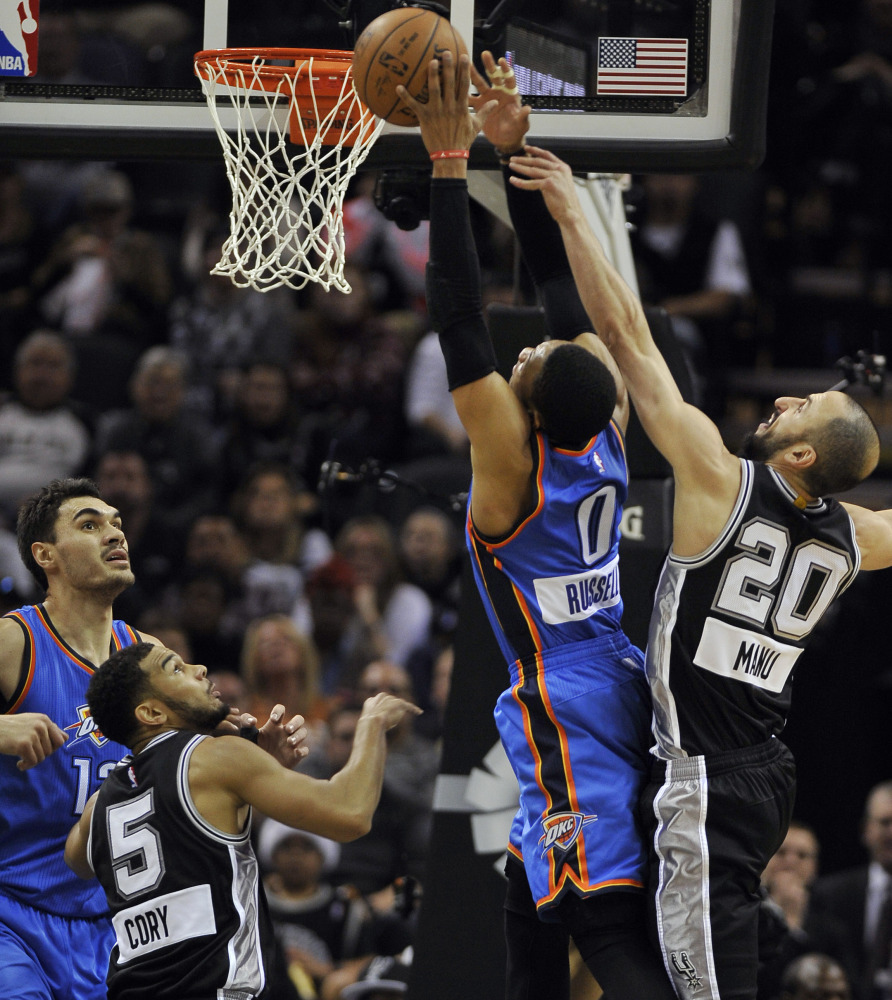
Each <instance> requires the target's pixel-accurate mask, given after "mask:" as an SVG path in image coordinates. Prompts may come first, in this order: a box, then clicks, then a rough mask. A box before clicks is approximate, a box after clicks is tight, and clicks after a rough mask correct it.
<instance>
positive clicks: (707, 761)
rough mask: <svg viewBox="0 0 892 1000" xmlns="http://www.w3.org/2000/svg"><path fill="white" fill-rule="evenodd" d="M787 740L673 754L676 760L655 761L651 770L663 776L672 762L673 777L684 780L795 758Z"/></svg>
mask: <svg viewBox="0 0 892 1000" xmlns="http://www.w3.org/2000/svg"><path fill="white" fill-rule="evenodd" d="M792 756H793V755H792V754H791V753H790V750H789V749H788V748H787V747H786V745H785V744H783V743H781V741H780V740H778V739H770V740H766V741H765V742H764V743H756V744H754V745H753V746H749V747H737V748H735V749H733V750H723V751H722V752H721V753H711V754H703V755H701V756H697V757H673V758H672V760H671V761H670V760H660V759H657V760H656V761H654V764H653V767H652V771H651V773H652V774H653V775H655V776H659V777H662V776H664V775H665V774H666V771H667V768H668V767H669V765H670V764H671V765H672V779H673V780H676V781H684V780H686V779H688V778H695V777H698V776H700V775H702V774H704V773H706V774H708V775H712V776H715V775H719V774H727V773H728V772H729V771H736V770H738V769H739V768H748V767H760V766H764V765H766V764H771V763H773V762H774V761H778V760H781V759H784V758H788V759H792Z"/></svg>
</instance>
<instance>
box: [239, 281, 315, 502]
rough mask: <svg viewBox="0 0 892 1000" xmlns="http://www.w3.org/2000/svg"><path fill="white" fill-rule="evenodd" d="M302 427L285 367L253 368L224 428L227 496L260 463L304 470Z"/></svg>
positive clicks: (266, 363) (265, 363) (305, 452)
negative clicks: (246, 471)
mask: <svg viewBox="0 0 892 1000" xmlns="http://www.w3.org/2000/svg"><path fill="white" fill-rule="evenodd" d="M227 280H228V279H227ZM303 427H304V424H303V423H302V421H301V419H300V414H299V413H298V410H297V406H296V404H295V401H294V399H293V398H292V393H291V388H290V386H289V383H288V372H287V371H286V370H285V368H284V367H282V366H281V365H279V364H275V363H273V362H271V361H255V362H254V363H253V364H250V365H248V367H247V368H246V369H245V371H244V373H243V374H242V375H241V377H240V380H239V383H238V389H237V391H236V405H235V412H234V413H233V414H232V416H231V417H230V418H229V420H228V421H227V422H226V423H225V424H224V433H223V443H222V447H221V451H220V458H221V471H222V475H221V489H222V492H223V495H224V496H230V495H231V494H232V493H234V492H235V490H236V488H237V487H238V486H239V484H240V483H241V481H242V478H243V477H244V474H245V470H246V469H251V468H252V467H253V466H256V465H258V464H259V463H260V462H266V463H270V464H271V463H278V464H280V465H287V466H289V467H290V468H291V469H294V470H295V471H298V472H299V471H300V470H302V469H304V468H305V466H306V464H307V456H308V449H309V443H308V442H307V440H305V436H304V431H303Z"/></svg>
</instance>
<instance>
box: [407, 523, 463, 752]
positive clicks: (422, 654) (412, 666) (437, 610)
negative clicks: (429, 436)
mask: <svg viewBox="0 0 892 1000" xmlns="http://www.w3.org/2000/svg"><path fill="white" fill-rule="evenodd" d="M463 551H464V548H463V545H462V538H461V535H460V533H459V530H458V527H457V526H456V524H455V522H454V520H453V519H452V517H450V515H448V514H447V513H446V512H445V511H442V510H440V509H439V508H437V507H429V506H422V507H417V508H416V509H415V510H414V511H412V513H411V514H409V516H408V517H407V518H406V520H405V521H404V522H403V526H402V528H400V532H399V552H400V559H401V562H402V565H403V568H404V570H405V575H406V579H407V580H408V581H409V583H414V584H415V585H416V586H417V587H420V588H421V589H422V590H423V591H424V592H425V593H426V594H427V596H428V597H429V598H430V601H431V606H432V609H433V613H432V618H431V625H430V628H429V630H428V637H427V641H426V642H424V643H422V644H421V645H419V646H417V647H416V648H415V649H414V650H413V651H412V653H411V654H410V656H409V659H408V660H407V661H406V667H407V669H408V671H409V673H410V675H411V677H412V684H413V687H414V689H415V694H416V696H417V698H418V704H419V705H420V706H421V707H422V708H423V709H425V712H427V709H428V708H429V707H431V701H430V696H431V685H432V677H431V675H432V673H433V670H434V664H435V663H436V661H437V658H438V657H439V655H440V653H441V651H442V650H443V648H444V645H446V644H448V643H450V642H451V641H452V637H453V635H454V634H455V630H456V628H457V626H458V607H459V601H460V599H461V556H462V552H463ZM441 722H442V720H441V719H436V718H435V716H434V715H431V716H430V719H428V716H427V715H425V716H422V717H421V718H420V719H417V720H416V724H417V725H419V726H421V727H422V729H423V730H424V731H427V730H426V728H425V727H426V726H427V725H429V724H430V725H434V726H435V728H434V730H433V731H432V733H431V735H434V734H435V733H438V732H439V727H440V723H441Z"/></svg>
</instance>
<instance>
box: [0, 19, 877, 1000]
mask: <svg viewBox="0 0 892 1000" xmlns="http://www.w3.org/2000/svg"><path fill="white" fill-rule="evenodd" d="M558 7H559V8H560V9H561V12H562V16H563V17H564V18H565V19H566V21H567V22H568V23H572V21H573V18H574V17H578V16H580V11H582V10H583V8H584V7H585V5H584V4H580V3H571V2H567V3H565V4H564V5H558ZM93 8H95V9H93V10H92V11H91V16H92V17H93V20H92V21H91V20H90V17H82V18H81V19H80V20H78V19H77V18H76V17H74V15H73V14H72V13H71V12H63V11H59V10H54V9H53V7H52V6H51V5H46V9H45V11H44V14H43V17H42V27H41V30H42V32H43V33H44V34H43V36H42V41H41V45H42V49H41V56H40V60H41V61H40V71H41V74H42V78H43V79H45V80H55V81H58V82H89V81H91V80H94V79H95V75H96V73H97V72H98V70H97V66H98V65H100V63H97V62H96V60H95V58H94V56H95V52H96V50H97V47H98V46H99V44H100V42H101V40H102V39H104V38H106V37H107V34H108V32H109V31H110V30H117V31H119V32H120V34H121V37H124V35H125V34H126V27H127V26H126V25H124V24H123V23H122V24H121V25H119V26H118V28H114V26H112V27H111V28H110V27H109V22H108V18H109V17H111V16H112V15H111V13H110V8H104V7H103V5H102V4H98V5H93ZM103 11H104V15H103V17H104V20H103V17H100V14H101V13H102V12H103ZM100 24H101V25H102V28H101V31H100V28H99V25H100ZM168 27H170V26H168ZM173 27H176V25H173ZM181 27H182V26H181ZM131 30H132V26H131ZM171 30H172V29H171ZM172 37H177V38H179V37H180V36H176V32H174V36H172ZM126 44H128V45H137V44H138V39H134V38H133V37H132V36H128V38H127V41H126ZM170 44H174V43H173V42H171V43H170ZM176 44H183V45H188V32H186V34H185V35H184V36H182V37H181V38H180V41H179V42H177V43H176ZM773 52H774V58H773V65H772V78H771V85H770V99H769V120H768V143H767V156H766V159H765V162H764V164H763V165H762V167H761V168H760V169H758V170H757V171H754V172H752V173H747V174H731V175H700V176H693V175H690V176H683V177H679V176H670V175H651V176H646V177H635V178H633V186H632V189H631V191H630V192H629V194H628V202H629V204H630V205H631V206H632V207H633V208H634V211H633V213H632V214H631V215H630V219H631V221H632V222H633V225H634V229H633V232H632V236H631V238H632V245H633V249H634V251H635V259H636V264H637V266H638V272H639V273H638V279H639V285H640V289H641V294H642V298H643V299H644V300H645V302H646V303H647V304H653V305H662V306H663V307H664V308H665V309H666V310H667V311H668V312H669V314H670V316H671V317H672V318H673V323H674V329H675V333H676V337H677V338H678V340H679V341H680V342H681V344H682V345H683V347H684V348H685V351H686V353H687V356H688V358H689V361H690V365H691V369H692V372H693V374H694V376H695V384H696V385H697V387H698V393H699V400H698V401H699V402H700V403H701V405H703V406H704V408H706V409H708V410H710V411H711V412H712V414H713V415H714V416H716V417H717V418H721V417H722V415H723V414H724V412H725V408H726V407H727V392H728V376H729V372H731V371H732V370H734V369H735V368H753V367H759V368H762V369H771V368H772V367H832V366H833V365H834V363H835V361H836V360H837V359H838V358H839V357H840V356H841V355H844V354H852V353H854V352H855V351H857V350H859V349H861V348H868V349H875V350H878V351H882V350H884V348H885V330H886V328H887V327H888V324H889V307H890V304H892V250H890V246H892V242H890V240H889V238H888V234H889V230H890V225H892V195H890V186H889V184H888V183H887V180H886V177H885V172H886V170H887V166H888V162H889V158H890V157H889V153H890V152H892V0H860V3H857V4H852V5H838V4H831V3H829V2H820V0H798V2H794V0H789V2H785V3H781V4H779V6H778V12H777V22H776V29H775V39H774V49H773ZM146 58H147V60H149V61H148V62H147V66H149V64H150V62H151V59H150V54H149V53H147V55H146ZM102 65H105V64H102ZM108 65H118V64H117V63H114V64H112V63H109V64H108ZM155 69H156V70H157V66H155ZM147 75H149V76H150V74H149V73H148V70H147ZM374 182H375V177H374V175H371V174H364V175H360V176H359V177H358V178H357V179H356V181H355V182H354V184H353V185H352V187H351V189H350V191H349V193H348V200H347V203H346V206H345V228H346V239H347V258H348V260H349V262H350V263H349V265H348V268H347V278H348V280H349V282H350V284H351V286H352V289H353V291H352V293H351V294H350V295H342V294H341V293H339V292H336V291H332V292H330V293H326V292H325V291H323V290H322V289H321V288H320V287H319V286H312V285H311V286H310V287H308V288H307V289H305V290H303V291H301V292H294V291H291V290H287V289H282V290H278V291H274V292H269V293H264V294H261V293H259V292H254V291H251V290H245V289H236V288H235V287H234V286H233V285H232V284H231V282H230V281H229V279H228V278H225V277H218V276H215V275H212V274H210V273H209V272H210V269H211V267H212V265H213V263H214V262H215V260H216V259H217V255H218V254H219V248H220V245H221V243H222V240H223V239H224V238H225V235H226V231H227V230H226V227H227V212H228V209H227V199H228V198H229V197H230V195H229V189H228V184H227V182H226V178H225V176H224V172H223V166H222V163H221V162H219V161H210V162H204V161H192V162H188V163H167V162H163V161H162V162H155V161H144V162H115V163H107V162H72V161H62V160H53V161H50V160H45V161H44V160H41V161H27V162H24V161H15V162H13V161H5V162H0V392H2V396H0V592H2V594H0V596H2V602H3V608H4V610H9V609H11V608H14V607H17V606H18V605H19V604H22V603H26V602H30V601H38V600H40V596H41V595H40V593H39V591H38V590H37V589H36V587H35V585H34V583H33V581H31V580H30V578H29V576H28V574H27V573H26V572H25V570H24V568H23V566H22V565H21V563H20V561H19V559H18V556H17V554H16V551H15V543H14V525H15V515H16V510H17V506H18V503H19V502H20V500H21V499H22V498H23V497H25V496H27V495H29V494H30V493H32V492H33V491H35V490H36V489H37V488H39V487H40V486H42V485H43V484H44V483H46V482H48V481H49V480H50V479H53V478H56V477H62V476H68V475H75V474H88V475H90V476H92V477H93V478H95V480H96V481H97V483H98V485H99V488H100V491H101V494H102V496H103V497H104V498H105V499H106V500H107V501H108V502H109V503H110V504H112V505H114V506H116V507H117V508H118V509H119V510H120V511H121V514H122V517H123V523H124V527H125V531H126V534H127V538H128V542H129V547H130V551H131V555H132V562H133V566H134V570H135V573H136V577H137V584H136V586H135V587H134V588H132V589H131V590H130V591H128V592H127V593H125V594H124V595H122V597H121V598H120V600H119V602H118V605H117V606H116V617H120V618H124V619H125V620H127V621H128V622H129V623H131V624H132V625H134V626H135V627H136V628H137V629H140V628H142V629H145V631H146V632H148V633H150V634H153V635H155V636H157V637H159V638H160V639H162V640H163V641H164V642H165V643H166V644H167V645H168V646H169V647H171V648H173V649H175V650H176V651H178V652H180V653H181V654H182V655H183V657H184V658H185V659H187V660H189V661H192V662H202V663H204V664H206V665H207V667H208V669H209V671H211V672H213V674H214V675H215V677H216V683H217V686H218V688H219V689H220V690H221V691H222V692H223V693H224V696H225V697H226V698H227V699H229V700H231V701H233V702H234V703H236V704H238V705H239V706H240V707H241V708H243V709H244V710H246V711H251V712H253V713H254V714H256V715H257V716H258V717H262V716H263V713H264V712H266V711H268V710H269V709H270V708H271V706H272V705H274V704H275V703H276V702H283V703H284V704H286V706H287V707H288V708H289V710H291V711H295V712H301V713H302V714H304V715H305V716H306V718H307V719H308V721H309V723H310V730H311V737H310V739H311V744H312V746H313V751H314V752H313V754H311V758H310V763H309V764H308V765H307V766H308V767H309V768H310V769H311V770H312V773H317V774H318V775H320V776H326V775H330V774H331V773H333V772H334V771H335V770H337V769H338V768H339V767H340V766H341V764H342V763H343V762H344V760H345V759H346V754H347V753H349V747H350V741H351V739H352V730H353V728H355V723H356V718H357V714H358V710H357V705H358V704H359V703H361V700H362V698H363V697H366V696H367V695H368V694H369V693H374V692H375V691H381V690H386V691H391V692H393V693H396V694H400V695H402V696H405V697H410V698H412V699H414V700H415V701H416V702H417V703H418V704H420V705H421V706H422V707H423V708H424V709H425V714H424V715H423V716H422V717H421V718H420V719H419V721H418V722H417V723H411V722H410V724H409V725H408V726H406V727H404V728H401V729H400V731H398V732H395V733H394V734H393V738H392V741H391V753H390V757H389V760H388V774H387V777H386V779H385V790H384V796H383V799H382V805H381V807H380V808H379V813H378V815H377V816H376V821H375V826H374V828H373V831H372V834H370V835H369V836H368V837H366V838H363V839H362V840H361V841H360V842H358V843H356V844H351V845H345V846H344V847H342V848H341V849H340V850H337V849H336V848H335V845H331V844H328V843H319V842H318V838H313V837H310V836H308V835H299V834H297V833H295V832H293V831H285V830H279V829H277V828H274V827H273V826H272V825H269V826H266V827H264V826H261V833H260V844H259V848H260V856H261V861H262V863H263V864H264V866H265V867H266V869H267V871H268V873H269V886H268V887H269V891H270V898H271V903H272V909H273V913H274V915H275V916H276V919H277V922H278V924H279V925H280V929H281V931H282V935H281V937H282V941H283V943H284V954H285V958H284V959H283V961H284V962H285V965H288V964H289V963H290V966H291V971H290V975H288V974H287V973H286V978H287V981H288V982H289V983H290V986H289V988H291V987H293V988H294V989H295V990H296V991H297V994H298V995H299V996H300V997H301V998H303V997H311V996H315V995H317V993H318V995H320V996H323V997H324V996H330V997H337V996H338V995H339V994H338V992H337V989H338V988H339V987H340V985H341V982H340V980H339V979H338V977H337V976H336V975H334V973H335V972H336V971H337V970H342V974H344V975H346V976H347V979H346V980H345V981H349V979H350V977H351V976H352V978H355V976H356V975H357V974H358V972H359V969H360V967H361V965H362V962H360V961H359V960H360V959H363V960H364V959H365V958H367V957H368V955H369V954H373V953H379V954H387V955H391V956H394V955H398V954H404V953H405V949H406V948H407V947H409V946H410V945H411V943H412V930H413V922H414V918H415V913H416V908H415V905H414V904H415V900H416V897H417V896H418V894H419V889H418V886H419V885H420V883H421V880H422V878H423V870H424V869H423V865H424V859H425V849H426V845H427V843H428V840H429V829H430V822H431V803H432V796H433V782H434V778H435V776H436V773H437V761H438V753H439V740H440V738H441V736H442V721H443V713H444V710H445V704H446V697H447V694H448V690H449V677H450V672H451V667H452V642H453V638H454V634H455V628H456V623H457V616H458V606H459V599H460V592H459V582H460V566H461V549H462V542H461V532H462V526H463V517H464V510H463V493H464V491H466V489H467V483H468V477H469V468H470V466H469V461H468V444H467V438H466V436H465V434H464V432H463V430H462V428H461V425H460V424H459V423H458V421H457V418H456V416H455V411H454V408H453V407H452V405H451V400H450V398H449V395H448V390H447V388H446V382H445V369H444V367H443V363H442V358H441V355H440V352H439V346H438V344H437V341H436V337H435V336H434V335H432V334H431V333H430V331H429V324H428V321H427V316H426V314H425V306H424V298H423V276H424V264H425V260H426V251H427V228H426V223H425V222H423V221H422V222H421V224H420V225H419V227H418V228H417V229H416V230H412V231H404V230H401V229H398V228H397V227H396V226H395V225H393V224H392V223H390V222H388V221H387V220H385V219H384V218H383V216H382V215H381V213H380V212H378V210H377V209H376V208H375V206H374V201H373V189H374ZM474 223H475V227H476V230H477V238H478V246H479V249H480V255H481V263H482V266H483V274H484V284H485V288H486V294H487V296H488V298H489V299H490V300H491V301H493V302H497V301H499V302H508V303H513V304H530V284H529V281H528V280H527V278H526V276H525V274H524V272H523V270H522V269H521V268H519V267H518V265H517V260H516V251H515V247H514V243H513V237H512V234H511V233H510V231H508V230H507V229H505V227H504V226H502V225H501V224H500V223H498V222H497V221H496V220H494V219H493V218H492V217H491V216H489V215H488V214H487V213H486V212H484V211H483V210H482V209H479V210H476V211H475V218H474ZM874 331H879V333H878V335H875V333H874ZM875 336H877V337H878V339H872V338H874V337H875ZM831 381H832V379H831ZM882 471H883V465H881V474H882ZM792 835H793V836H798V837H800V838H801V839H803V840H805V841H808V840H809V837H813V834H812V833H811V832H809V831H807V830H806V831H803V830H801V829H799V830H797V831H794V834H792ZM806 846H807V847H808V848H809V850H810V851H811V853H812V854H814V855H816V845H814V844H811V842H810V841H809V844H807V845H806ZM782 882H783V879H781V883H782ZM779 884H780V883H779ZM778 891H779V890H778ZM788 895H789V894H788ZM785 902H786V901H785ZM800 902H801V899H800ZM781 908H783V907H781ZM788 909H790V912H789V913H788V914H787V917H788V919H789V920H790V922H791V923H794V924H795V921H796V918H795V916H792V915H791V914H792V909H791V908H789V907H788ZM307 914H309V915H310V916H309V917H306V915H307ZM800 916H801V914H800ZM305 917H306V919H305ZM794 930H795V928H794ZM823 950H827V951H831V952H832V949H831V948H825V949H823ZM801 951H802V949H799V952H801ZM799 952H797V953H799ZM784 954H785V955H786V954H787V953H786V952H784ZM788 957H794V956H793V954H792V953H791V954H790V955H789V956H788ZM834 957H835V958H836V959H837V960H838V961H839V962H840V963H841V965H842V966H843V968H845V969H849V968H850V967H851V966H852V962H853V959H851V957H850V956H849V955H848V954H847V953H846V952H845V950H844V949H843V948H840V950H839V954H835V953H834ZM350 962H353V965H349V963H350ZM344 969H346V970H347V971H346V972H343V970H344ZM330 976H331V977H333V978H328V977H330ZM769 978H770V984H771V985H770V991H769V987H768V986H766V993H765V996H766V1000H767V998H768V997H775V996H780V995H781V994H782V993H783V992H784V989H785V988H786V987H785V986H784V982H785V981H782V975H781V972H780V971H779V970H778V969H777V968H773V971H772V972H771V976H770V977H769ZM327 980H328V984H327V985H326V981H327ZM766 981H768V980H766ZM852 989H853V990H854V991H855V992H854V993H853V995H856V996H857V990H856V988H855V986H852ZM326 990H327V991H328V992H326ZM784 995H790V996H793V995H795V994H794V993H793V992H792V988H791V989H790V990H787V993H786V994H784ZM802 995H803V996H805V994H802ZM842 995H843V994H840V996H842ZM865 1000H868V998H865Z"/></svg>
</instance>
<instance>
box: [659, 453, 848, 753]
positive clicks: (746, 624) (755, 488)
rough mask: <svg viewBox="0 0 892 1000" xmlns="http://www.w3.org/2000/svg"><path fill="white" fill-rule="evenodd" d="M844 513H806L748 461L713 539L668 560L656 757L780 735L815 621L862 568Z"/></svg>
mask: <svg viewBox="0 0 892 1000" xmlns="http://www.w3.org/2000/svg"><path fill="white" fill-rule="evenodd" d="M860 565H861V555H860V552H859V549H858V546H857V545H856V543H855V528H854V525H853V523H852V519H851V518H850V517H849V515H848V514H847V513H846V510H845V508H844V507H843V506H842V505H841V504H840V503H839V502H838V501H837V500H833V499H817V500H813V501H811V502H809V503H807V504H806V505H805V506H799V505H798V502H797V494H796V492H795V491H794V490H793V489H792V488H791V487H790V485H789V484H788V483H787V481H786V480H785V479H784V478H783V476H781V475H779V474H778V473H777V472H775V471H774V470H773V469H771V468H770V467H768V466H767V465H764V464H762V463H759V462H749V461H746V460H744V459H741V483H740V491H739V493H738V495H737V500H736V502H735V505H734V510H733V512H732V514H731V516H730V518H729V519H728V522H727V524H726V525H725V528H724V530H723V531H722V533H721V534H720V535H719V537H718V538H717V539H716V540H715V542H714V543H713V544H712V545H711V546H710V547H709V548H708V549H707V550H706V551H705V552H702V553H700V554H699V555H697V556H691V557H686V558H683V557H681V556H677V555H674V554H673V553H672V552H670V553H669V555H668V556H667V557H666V561H665V563H664V564H663V569H662V572H661V574H660V580H659V583H658V584H657V593H656V598H655V601H654V611H653V616H652V618H651V622H650V632H649V635H648V645H647V675H648V681H649V682H650V687H651V695H652V698H653V704H654V736H655V737H656V741H657V745H656V747H655V748H654V753H655V754H656V755H657V756H658V757H662V758H664V759H670V758H673V757H687V756H697V755H700V754H710V753H717V752H721V751H724V750H731V749H735V748H738V747H746V746H752V745H753V744H756V743H761V742H763V741H764V740H767V739H770V738H771V737H772V736H777V735H778V734H779V733H780V732H781V730H782V729H783V727H784V723H785V721H786V717H787V713H788V710H789V707H790V695H791V686H792V675H793V670H794V667H795V665H796V661H797V659H798V658H799V656H800V654H801V653H802V650H803V649H804V648H805V646H806V644H807V643H808V640H809V638H810V637H811V635H812V632H813V630H814V628H815V626H816V625H817V624H818V622H819V621H820V620H821V618H822V617H823V615H824V613H825V612H826V611H827V609H828V608H829V607H830V606H831V604H832V603H833V602H834V601H835V600H836V599H837V598H838V597H839V596H840V595H841V594H842V593H843V591H844V590H845V589H846V588H847V587H848V586H849V584H850V583H851V582H852V580H853V579H854V578H855V576H856V575H857V573H858V570H859V568H860Z"/></svg>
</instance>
